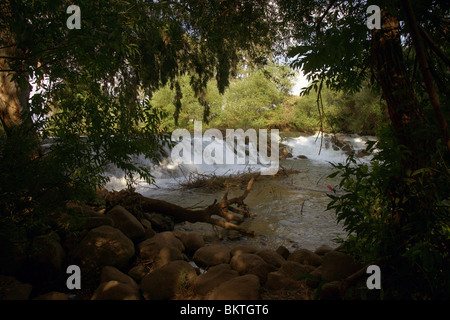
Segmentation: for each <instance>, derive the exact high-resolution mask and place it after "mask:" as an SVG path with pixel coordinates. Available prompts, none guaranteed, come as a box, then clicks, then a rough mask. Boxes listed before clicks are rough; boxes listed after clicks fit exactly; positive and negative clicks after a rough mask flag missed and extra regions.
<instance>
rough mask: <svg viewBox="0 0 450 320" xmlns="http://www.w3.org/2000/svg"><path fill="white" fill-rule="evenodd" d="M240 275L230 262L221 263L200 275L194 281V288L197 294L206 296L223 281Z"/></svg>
mask: <svg viewBox="0 0 450 320" xmlns="http://www.w3.org/2000/svg"><path fill="white" fill-rule="evenodd" d="M238 276H239V273H238V272H237V271H236V270H232V269H231V267H230V265H229V264H219V265H217V266H214V267H211V268H210V269H209V270H208V272H206V273H204V274H201V275H199V276H198V277H197V279H196V280H195V282H194V286H193V290H194V292H195V293H196V294H198V295H202V296H205V295H206V294H207V293H208V292H210V291H212V290H213V289H214V288H216V287H218V286H219V285H220V284H222V283H223V282H225V281H228V280H230V279H232V278H235V277H238Z"/></svg>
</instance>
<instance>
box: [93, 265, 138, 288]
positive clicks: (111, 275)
mask: <svg viewBox="0 0 450 320" xmlns="http://www.w3.org/2000/svg"><path fill="white" fill-rule="evenodd" d="M108 281H118V282H120V283H123V284H126V285H128V286H130V287H132V288H134V289H136V290H138V289H139V286H138V284H137V283H136V281H134V280H133V278H131V277H130V276H129V275H126V274H125V273H123V272H122V271H120V270H119V269H117V268H115V267H112V266H106V267H103V268H102V271H101V273H100V283H102V282H108Z"/></svg>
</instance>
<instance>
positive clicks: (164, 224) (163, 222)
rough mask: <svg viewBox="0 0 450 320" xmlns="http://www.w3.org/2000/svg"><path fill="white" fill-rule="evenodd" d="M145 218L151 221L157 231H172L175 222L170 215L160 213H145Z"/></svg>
mask: <svg viewBox="0 0 450 320" xmlns="http://www.w3.org/2000/svg"><path fill="white" fill-rule="evenodd" d="M144 216H145V218H146V219H147V220H148V221H150V222H151V224H152V228H153V229H154V230H155V231H157V232H163V231H172V230H173V228H174V226H175V223H174V221H173V219H172V218H171V217H169V216H164V215H162V214H159V213H144Z"/></svg>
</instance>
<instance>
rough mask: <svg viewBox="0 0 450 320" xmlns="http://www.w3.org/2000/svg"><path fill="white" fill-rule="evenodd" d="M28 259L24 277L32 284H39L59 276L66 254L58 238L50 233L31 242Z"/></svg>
mask: <svg viewBox="0 0 450 320" xmlns="http://www.w3.org/2000/svg"><path fill="white" fill-rule="evenodd" d="M28 257H29V259H28V263H27V275H26V277H27V279H29V281H31V282H32V283H35V282H38V283H40V282H42V281H46V280H50V279H54V278H55V277H56V276H57V275H61V273H62V271H63V270H62V267H63V264H64V261H65V258H66V253H65V251H64V249H63V247H62V245H61V243H60V238H59V236H58V235H57V234H56V233H54V232H51V233H49V234H46V235H41V236H37V237H35V238H34V239H33V240H32V242H31V246H30V249H29V253H28Z"/></svg>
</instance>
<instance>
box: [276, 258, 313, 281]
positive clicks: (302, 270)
mask: <svg viewBox="0 0 450 320" xmlns="http://www.w3.org/2000/svg"><path fill="white" fill-rule="evenodd" d="M314 270H315V268H314V267H313V266H311V265H305V264H301V263H298V262H295V261H285V262H284V263H283V264H282V265H281V267H280V269H278V271H279V272H281V273H283V274H285V275H286V276H288V277H289V278H291V279H293V280H295V281H298V280H300V279H301V278H302V277H303V276H304V275H305V274H308V273H311V272H313V271H314Z"/></svg>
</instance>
